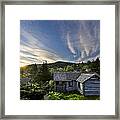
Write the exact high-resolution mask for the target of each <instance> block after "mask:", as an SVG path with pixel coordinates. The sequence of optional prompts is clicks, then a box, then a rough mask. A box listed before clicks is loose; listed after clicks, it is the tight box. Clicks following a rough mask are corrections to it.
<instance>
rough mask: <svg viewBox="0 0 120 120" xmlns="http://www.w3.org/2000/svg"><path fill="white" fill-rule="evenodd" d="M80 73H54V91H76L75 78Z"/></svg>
mask: <svg viewBox="0 0 120 120" xmlns="http://www.w3.org/2000/svg"><path fill="white" fill-rule="evenodd" d="M79 76H80V72H55V73H54V75H53V78H54V81H55V83H56V84H55V90H56V91H62V92H67V91H74V90H77V82H76V80H77V78H78V77H79Z"/></svg>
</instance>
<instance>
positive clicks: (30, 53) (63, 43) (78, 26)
mask: <svg viewBox="0 0 120 120" xmlns="http://www.w3.org/2000/svg"><path fill="white" fill-rule="evenodd" d="M99 56H100V21H99V20H20V66H25V65H29V64H35V63H36V64H41V63H43V61H44V60H46V61H47V62H48V63H53V62H56V61H65V62H76V63H78V62H82V61H88V60H92V59H96V58H97V57H99Z"/></svg>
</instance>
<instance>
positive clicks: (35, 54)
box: [20, 30, 63, 66]
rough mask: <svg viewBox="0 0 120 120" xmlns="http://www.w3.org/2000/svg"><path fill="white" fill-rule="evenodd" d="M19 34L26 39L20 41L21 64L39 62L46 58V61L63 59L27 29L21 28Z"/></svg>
mask: <svg viewBox="0 0 120 120" xmlns="http://www.w3.org/2000/svg"><path fill="white" fill-rule="evenodd" d="M21 35H22V36H24V38H26V41H25V42H23V41H22V43H21V46H20V58H21V59H20V63H21V66H25V65H28V64H34V63H37V64H40V63H42V61H43V60H47V62H48V63H52V62H55V61H57V60H62V59H63V58H62V57H61V56H59V55H58V54H57V53H55V52H53V50H51V49H50V48H48V47H47V46H45V45H44V44H43V43H42V42H40V40H38V39H36V38H35V37H34V36H32V35H31V34H30V33H28V32H27V31H25V30H21Z"/></svg>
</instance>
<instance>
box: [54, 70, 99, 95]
mask: <svg viewBox="0 0 120 120" xmlns="http://www.w3.org/2000/svg"><path fill="white" fill-rule="evenodd" d="M53 78H54V81H55V91H58V92H69V91H79V92H80V94H82V95H84V96H96V95H97V96H99V95H100V76H99V75H98V74H97V73H90V74H88V73H87V74H86V73H82V74H81V73H80V72H55V73H54V75H53Z"/></svg>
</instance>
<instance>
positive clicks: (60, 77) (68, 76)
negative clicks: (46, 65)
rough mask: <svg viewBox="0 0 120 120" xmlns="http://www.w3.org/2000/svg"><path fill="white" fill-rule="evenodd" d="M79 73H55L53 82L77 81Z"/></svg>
mask: <svg viewBox="0 0 120 120" xmlns="http://www.w3.org/2000/svg"><path fill="white" fill-rule="evenodd" d="M79 76H80V72H55V73H54V75H53V78H54V80H55V81H71V80H77V78H78V77H79Z"/></svg>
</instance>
